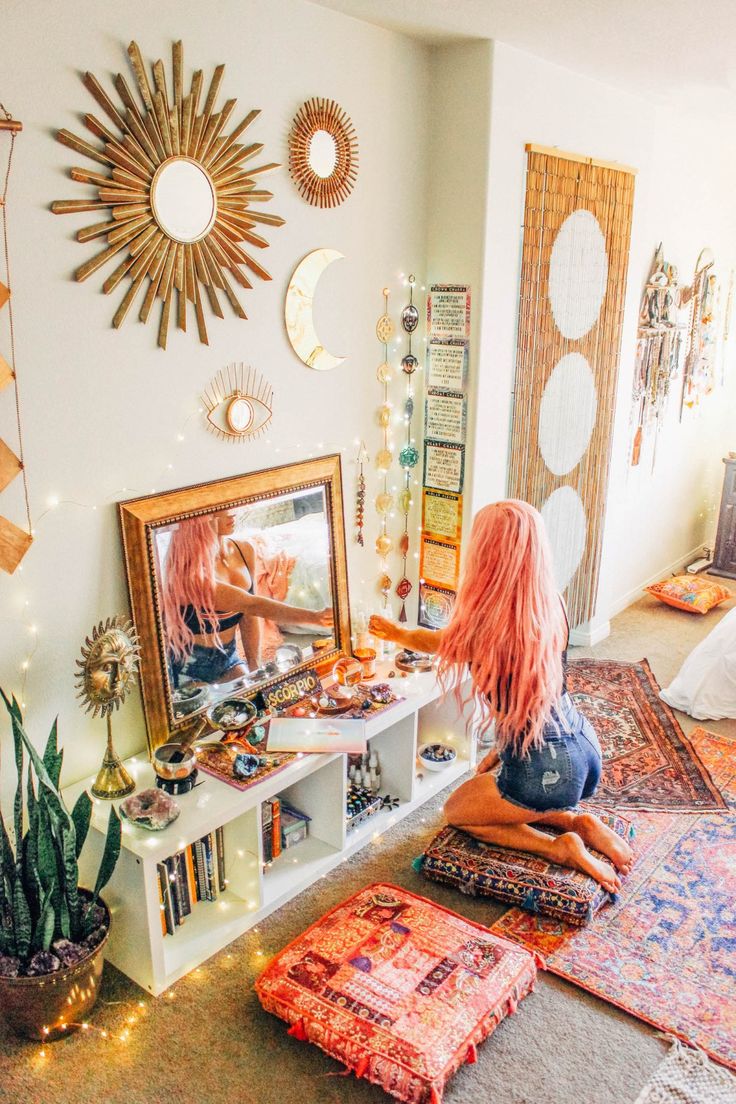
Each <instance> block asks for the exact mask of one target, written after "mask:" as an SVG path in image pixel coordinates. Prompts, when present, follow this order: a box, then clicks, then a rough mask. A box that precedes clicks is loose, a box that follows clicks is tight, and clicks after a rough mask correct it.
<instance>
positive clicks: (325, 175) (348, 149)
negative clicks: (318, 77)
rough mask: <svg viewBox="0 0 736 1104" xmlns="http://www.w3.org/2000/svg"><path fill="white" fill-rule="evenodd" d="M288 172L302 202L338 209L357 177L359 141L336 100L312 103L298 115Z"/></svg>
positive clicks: (292, 129)
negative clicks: (303, 200)
mask: <svg viewBox="0 0 736 1104" xmlns="http://www.w3.org/2000/svg"><path fill="white" fill-rule="evenodd" d="M289 170H290V172H291V175H292V178H293V180H294V183H295V184H296V186H297V188H298V189H299V194H300V195H301V196H302V199H306V201H307V203H311V204H312V206H313V207H338V206H339V205H340V204H341V203H344V202H345V200H346V199H347V198H348V196H349V195H350V193H351V192H352V190H353V187H354V185H355V180H356V178H357V175H358V137H357V135H356V133H355V127H354V126H353V123H352V120H351V118H350V116H349V115H348V114H347V113H346V112H345V111H343V109H342V108H341V107H340V105H339V104H338V103H335V101H334V100H321V99H316V98H314V99H311V100H307V102H306V103H304V104H302V106H301V107H300V108H299V110H298V111H297V113H296V115H295V116H294V122H293V123H292V126H291V133H290V135H289Z"/></svg>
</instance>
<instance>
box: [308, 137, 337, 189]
mask: <svg viewBox="0 0 736 1104" xmlns="http://www.w3.org/2000/svg"><path fill="white" fill-rule="evenodd" d="M336 166H337V143H336V142H335V139H334V138H333V137H332V135H331V134H330V133H329V132H328V131H326V130H316V131H315V132H314V134H313V135H312V137H311V138H310V139H309V167H310V169H311V170H312V172H313V173H316V175H317V176H319V177H321V178H322V179H323V180H326V179H327V177H328V176H332V174H333V172H334V171H335V168H336Z"/></svg>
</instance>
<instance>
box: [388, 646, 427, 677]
mask: <svg viewBox="0 0 736 1104" xmlns="http://www.w3.org/2000/svg"><path fill="white" fill-rule="evenodd" d="M436 662H437V661H436V659H435V657H434V656H431V655H426V653H424V652H410V651H403V652H399V653H398V655H397V656H396V658H395V660H394V663H395V664H396V666H397V667H398V668H399V670H400V671H409V672H412V673H413V672H415V671H433V670H434V667H435V663H436Z"/></svg>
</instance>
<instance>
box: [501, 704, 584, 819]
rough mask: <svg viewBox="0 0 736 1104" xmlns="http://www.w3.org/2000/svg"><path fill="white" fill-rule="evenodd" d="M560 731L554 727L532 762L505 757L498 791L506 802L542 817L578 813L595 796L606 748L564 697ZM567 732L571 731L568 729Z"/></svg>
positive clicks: (530, 756)
mask: <svg viewBox="0 0 736 1104" xmlns="http://www.w3.org/2000/svg"><path fill="white" fill-rule="evenodd" d="M556 713H557V717H556V720H557V721H558V723H559V729H558V728H556V727H555V725H554V724H553V723H551V722H550V723H548V724H547V725H546V727H545V729H544V745H543V746H542V747H540V748H532V749H531V750H530V751H529V754H528V755H527V756H526V758H522V757H521V756H519V755H514V753H513V752H511V751H506V752H503V753H502V754H501V763H502V766H501V770H500V772H499V775H498V778H497V779H496V781H497V784H498V790H499V793H500V794H501V797H502V798H504V800H505V801H510V802H511V804H512V805H519V806H520V807H521V808H522V809H529V810H531V811H533V812H537V813H546V812H550V811H552V810H553V809H574V808H575V806H576V805H577V804H578V802H579V801H580V800H581V799H587V798H590V797H592V796H593V794H594V793H595V789H596V786H597V785H598V782H599V780H600V777H601V768H602V765H603V760H602V756H601V746H600V744H599V743H598V737H597V736H596V734H595V731H594V729H593V726H592V725H591V723H590V721H589V720H588V719H587V718H586V717H584V716H583V715H582V713H578V711H577V709H576V708H575V705H574V703H573V700H572V698H571V697H570V695H569V694H564V695H563V696H562V698H561V700H560V703H559V705H558V706H557V709H556ZM566 729H567V731H566Z"/></svg>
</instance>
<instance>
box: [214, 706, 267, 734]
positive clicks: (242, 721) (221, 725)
mask: <svg viewBox="0 0 736 1104" xmlns="http://www.w3.org/2000/svg"><path fill="white" fill-rule="evenodd" d="M257 719H258V710H257V709H256V707H255V705H254V704H253V702H252V701H248V700H247V698H225V700H224V701H221V702H218V703H217V705H213V706H210V708H209V709H208V710H207V720H208V721H209V722H210V724H211V725H212V727H213V728H218V729H219V730H220V732H244V731H245V730H246V729H248V728H250V726H251V725H252V724H254V723H255V721H256V720H257Z"/></svg>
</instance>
